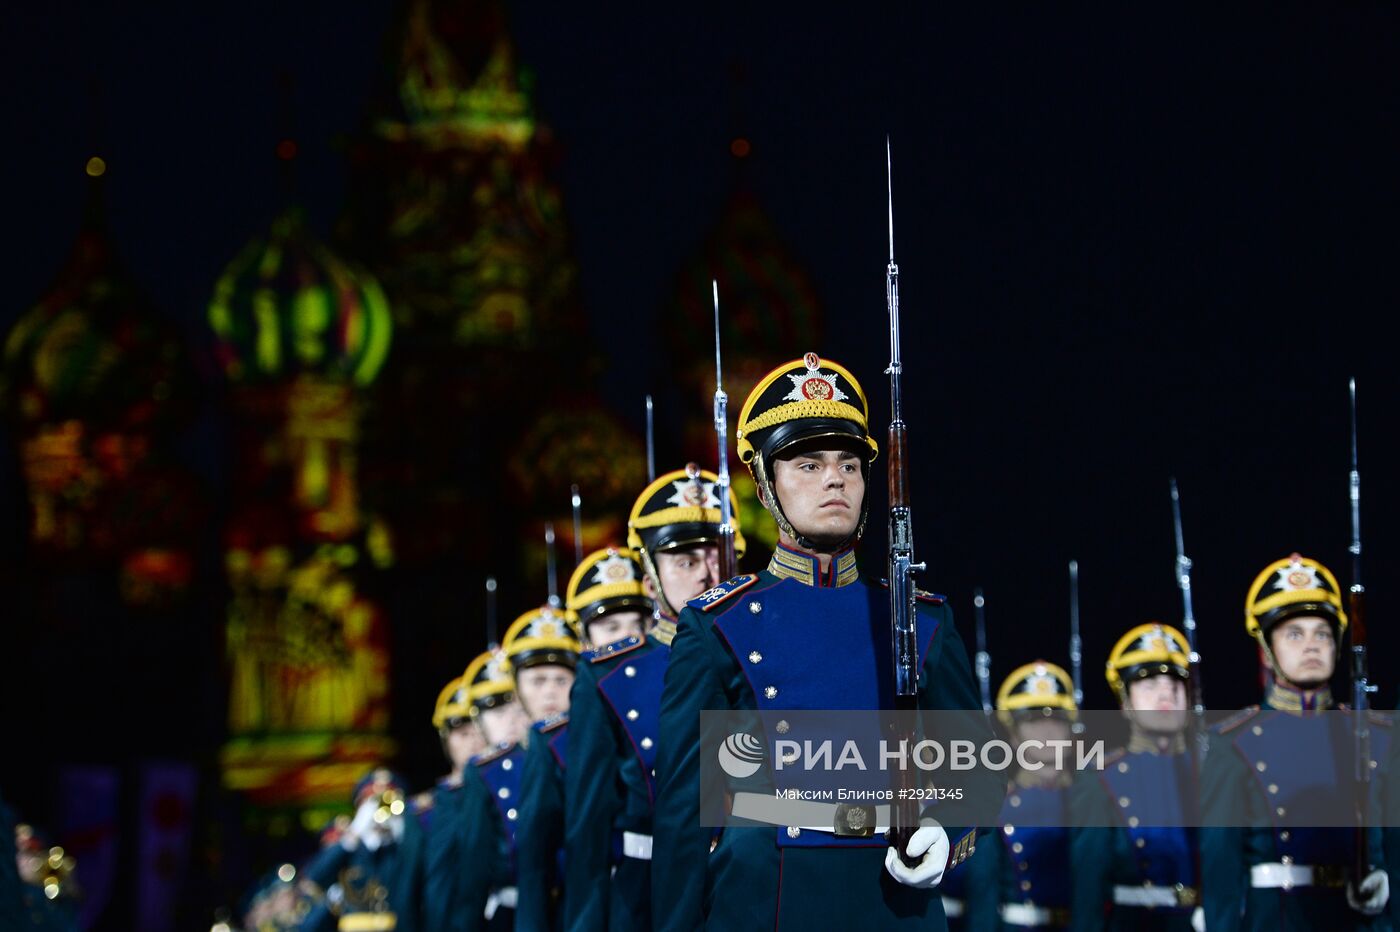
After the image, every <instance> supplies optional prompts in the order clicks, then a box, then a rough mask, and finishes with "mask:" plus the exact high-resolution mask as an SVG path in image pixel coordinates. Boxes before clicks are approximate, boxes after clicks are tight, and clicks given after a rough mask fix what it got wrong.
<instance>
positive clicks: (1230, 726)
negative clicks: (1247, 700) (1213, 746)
mask: <svg viewBox="0 0 1400 932" xmlns="http://www.w3.org/2000/svg"><path fill="white" fill-rule="evenodd" d="M1258 714H1259V706H1257V705H1251V706H1245V707H1244V708H1243V709H1240V710H1239V711H1238V712H1236V713H1235V714H1234V715H1231V716H1230V717H1229V718H1227V719H1225V720H1223V721H1221V722H1219V723H1218V724H1216V726H1215V729H1214V730H1215V732H1216V733H1217V734H1222V735H1223V734H1228V733H1229V732H1232V731H1234V730H1235V729H1236V728H1239V727H1240V726H1241V725H1243V724H1244V723H1245V722H1247V721H1249V720H1250V719H1251V718H1253V717H1254V716H1256V715H1258Z"/></svg>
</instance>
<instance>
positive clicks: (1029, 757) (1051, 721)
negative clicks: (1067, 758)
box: [1015, 715, 1070, 770]
mask: <svg viewBox="0 0 1400 932" xmlns="http://www.w3.org/2000/svg"><path fill="white" fill-rule="evenodd" d="M1069 736H1070V728H1069V722H1067V721H1065V720H1064V719H1063V718H1061V717H1060V716H1058V715H1054V716H1050V717H1048V718H1027V719H1023V720H1021V721H1019V722H1017V723H1016V729H1015V737H1016V743H1017V746H1018V751H1017V753H1018V754H1021V753H1022V752H1021V751H1020V750H1019V746H1020V745H1021V744H1025V743H1026V742H1032V743H1030V744H1029V745H1027V747H1026V749H1025V751H1024V755H1025V758H1026V761H1027V762H1030V763H1039V764H1041V765H1042V766H1043V767H1044V769H1046V770H1054V769H1055V746H1054V745H1051V744H1050V742H1051V741H1068V740H1069Z"/></svg>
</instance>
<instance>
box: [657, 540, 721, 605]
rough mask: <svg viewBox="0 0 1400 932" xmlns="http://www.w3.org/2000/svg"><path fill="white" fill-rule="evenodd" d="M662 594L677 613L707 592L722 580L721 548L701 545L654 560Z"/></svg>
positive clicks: (666, 554) (668, 551)
mask: <svg viewBox="0 0 1400 932" xmlns="http://www.w3.org/2000/svg"><path fill="white" fill-rule="evenodd" d="M653 562H654V563H655V565H656V575H657V576H658V577H660V581H661V591H662V592H664V593H665V594H666V601H667V602H668V603H670V605H671V607H672V608H674V609H675V610H676V611H680V610H681V609H683V608H685V603H687V602H689V601H690V600H691V599H693V598H695V597H696V596H697V595H699V594H700V593H702V592H704V591H705V590H707V589H712V588H714V586H715V584H716V583H718V582H720V581H721V580H720V578H719V545H718V544H698V545H696V546H694V547H686V548H685V549H683V550H667V551H664V552H662V553H658V554H656V555H655V557H653Z"/></svg>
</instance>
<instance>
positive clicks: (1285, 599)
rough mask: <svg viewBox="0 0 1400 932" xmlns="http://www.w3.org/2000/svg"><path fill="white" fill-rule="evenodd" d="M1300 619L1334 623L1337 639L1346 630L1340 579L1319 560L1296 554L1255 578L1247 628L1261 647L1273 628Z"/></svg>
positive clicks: (1246, 612) (1248, 603)
mask: <svg viewBox="0 0 1400 932" xmlns="http://www.w3.org/2000/svg"><path fill="white" fill-rule="evenodd" d="M1298 615H1319V616H1322V617H1324V618H1330V619H1332V621H1334V622H1335V623H1336V625H1337V637H1338V638H1340V637H1341V635H1342V633H1343V632H1344V631H1346V629H1347V613H1346V611H1345V610H1343V608H1342V591H1341V587H1340V586H1338V585H1337V577H1335V576H1333V575H1332V571H1331V570H1329V569H1328V568H1327V567H1325V566H1323V565H1322V564H1321V563H1319V562H1317V561H1316V560H1311V559H1309V558H1307V557H1304V556H1300V555H1299V554H1296V553H1295V554H1292V555H1291V556H1289V557H1287V558H1286V559H1283V560H1278V561H1276V562H1274V563H1270V564H1269V565H1268V566H1267V567H1265V568H1264V571H1263V572H1262V573H1260V574H1259V575H1258V576H1257V577H1256V578H1255V580H1254V585H1252V586H1250V587H1249V595H1248V596H1246V597H1245V603H1244V626H1245V630H1246V631H1248V632H1249V633H1250V635H1251V636H1252V637H1254V638H1256V639H1258V640H1259V641H1260V642H1261V643H1262V642H1264V641H1265V639H1266V635H1267V634H1268V632H1269V630H1270V629H1271V628H1273V626H1274V625H1276V624H1278V623H1279V622H1281V621H1285V620H1287V619H1289V618H1294V617H1297V616H1298ZM1266 646H1267V645H1266Z"/></svg>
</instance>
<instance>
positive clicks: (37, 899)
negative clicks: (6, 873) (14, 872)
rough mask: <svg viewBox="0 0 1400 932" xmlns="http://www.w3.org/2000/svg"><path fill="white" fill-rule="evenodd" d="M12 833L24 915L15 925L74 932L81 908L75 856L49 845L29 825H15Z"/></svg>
mask: <svg viewBox="0 0 1400 932" xmlns="http://www.w3.org/2000/svg"><path fill="white" fill-rule="evenodd" d="M10 837H11V838H13V839H14V843H15V849H16V851H17V859H16V858H11V859H10V861H9V864H10V866H11V867H17V868H18V871H19V880H20V882H21V892H20V901H21V912H22V915H23V917H24V919H23V921H22V922H20V923H19V924H18V925H17V926H16V928H24V929H36V930H45V932H75V930H77V929H78V909H77V902H76V888H77V882H76V881H75V879H74V878H73V870H74V867H75V866H76V865H75V862H74V859H73V856H72V855H70V854H68V853H67V852H66V851H64V850H63V848H61V847H59V846H57V845H50V844H49V843H48V842H47V841H46V840H45V839H44V838H43V836H41V835H40V834H38V833H37V832H36V831H35V830H34V828H33V826H30V825H24V824H20V825H16V826H15V827H14V834H13V835H11V836H10ZM5 928H8V927H5Z"/></svg>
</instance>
